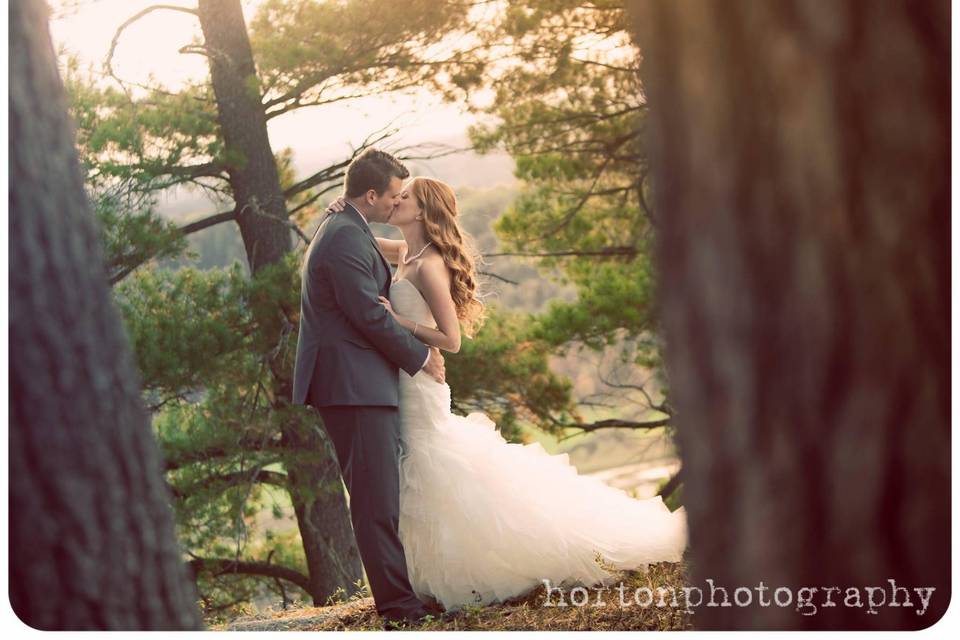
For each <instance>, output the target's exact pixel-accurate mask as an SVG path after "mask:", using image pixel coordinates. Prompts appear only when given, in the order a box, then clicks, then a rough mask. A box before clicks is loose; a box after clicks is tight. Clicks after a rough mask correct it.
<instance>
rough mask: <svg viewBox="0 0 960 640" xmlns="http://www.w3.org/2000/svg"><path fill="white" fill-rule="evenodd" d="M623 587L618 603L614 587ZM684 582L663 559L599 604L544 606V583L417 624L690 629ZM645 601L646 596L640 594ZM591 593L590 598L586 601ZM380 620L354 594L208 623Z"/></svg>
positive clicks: (356, 624)
mask: <svg viewBox="0 0 960 640" xmlns="http://www.w3.org/2000/svg"><path fill="white" fill-rule="evenodd" d="M621 582H622V583H623V586H624V591H623V593H624V598H623V599H624V602H626V606H621V602H620V593H619V591H618V586H619V584H620V583H621ZM684 584H688V582H687V580H686V570H685V566H684V564H683V563H669V562H663V563H658V564H654V565H651V566H650V567H649V569H648V570H647V571H645V572H640V571H627V572H622V573H621V576H620V579H619V580H618V581H617V582H614V583H613V584H612V585H611V586H610V587H608V588H607V590H606V591H604V592H602V595H601V597H600V601H599V602H598V591H597V589H588V590H587V591H586V592H584V591H583V590H582V589H581V590H580V591H578V592H577V593H574V594H573V596H574V597H575V598H576V601H577V602H578V603H585V604H583V606H574V605H572V604H571V601H572V600H571V593H570V590H569V589H564V590H562V595H561V592H559V591H557V590H555V589H554V590H552V592H551V595H550V601H551V602H552V603H554V604H558V603H559V602H561V600H562V601H563V602H565V603H566V604H567V606H565V607H560V606H544V605H545V603H546V600H547V598H546V595H547V594H546V589H545V587H544V586H543V585H540V586H539V587H537V588H535V589H534V590H532V591H530V592H529V593H527V594H525V595H523V596H521V597H518V598H514V599H511V600H509V601H507V602H505V603H501V604H493V605H489V606H486V607H467V608H464V609H463V610H461V611H459V612H458V613H457V614H456V615H455V616H454V617H453V618H452V619H451V620H448V621H433V622H429V623H427V624H426V625H424V626H422V627H420V629H421V630H425V631H587V630H590V631H639V630H649V631H653V630H660V631H668V630H672V631H679V630H687V629H691V628H692V624H691V616H690V614H688V613H686V612H684V611H683V608H682V594H680V593H679V589H680V587H682V586H683V585H684ZM671 586H674V587H676V588H677V589H678V598H679V599H680V605H681V606H680V607H679V608H674V607H671V606H669V605H670V604H671V595H670V594H667V595H666V596H665V597H664V600H665V604H666V605H667V606H665V607H659V606H641V605H638V604H636V602H634V600H633V598H634V594H635V593H636V590H637V589H639V588H643V587H646V588H648V589H650V590H651V591H652V593H653V597H654V601H653V602H654V605H657V604H659V603H658V598H659V595H658V591H657V589H658V588H659V587H667V588H669V587H671ZM640 594H641V595H640V599H641V602H642V603H643V604H646V601H645V600H646V598H648V596H647V595H646V593H645V592H643V591H641V592H640ZM587 596H589V599H586V598H587ZM381 625H382V621H381V619H380V617H379V616H377V614H376V611H375V609H374V604H373V598H369V597H367V598H355V599H353V600H349V601H346V602H337V603H334V604H331V605H330V606H326V607H302V608H298V609H294V610H287V611H277V612H266V613H263V614H259V615H256V616H244V617H241V618H238V619H236V620H232V621H230V622H227V623H224V624H220V625H215V626H211V627H210V630H211V631H287V630H289V631H294V630H295V631H379V630H381V628H382V627H381Z"/></svg>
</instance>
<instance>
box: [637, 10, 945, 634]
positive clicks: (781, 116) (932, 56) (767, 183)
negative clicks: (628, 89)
mask: <svg viewBox="0 0 960 640" xmlns="http://www.w3.org/2000/svg"><path fill="white" fill-rule="evenodd" d="M635 4H636V6H635V7H634V8H635V9H636V11H635V13H634V17H635V20H636V22H635V24H636V25H637V33H638V41H639V44H640V47H641V50H642V52H643V56H644V64H643V72H642V73H643V76H644V81H645V89H646V92H647V97H648V99H649V104H650V108H651V113H650V118H651V120H650V139H649V143H650V153H651V161H652V163H653V166H654V169H655V192H656V206H657V210H658V220H660V221H661V225H660V227H659V229H658V247H657V253H658V255H657V259H658V263H659V271H660V281H659V303H658V304H659V307H660V309H659V310H660V316H661V321H662V324H663V327H664V334H665V340H666V362H667V367H668V372H669V375H670V380H671V390H672V392H673V400H674V402H675V406H676V409H677V415H676V423H677V433H678V440H679V442H678V444H679V447H680V450H681V455H682V457H683V463H684V474H685V476H686V484H685V488H684V501H685V504H686V506H687V509H688V511H689V522H690V531H691V556H692V572H693V573H692V578H693V580H692V583H691V584H692V585H694V586H701V587H702V586H704V584H705V583H704V580H705V579H707V578H712V579H713V580H714V581H715V582H716V584H725V585H728V586H731V587H736V586H745V587H748V588H751V589H753V588H755V587H756V586H757V585H758V583H759V582H760V581H763V583H764V585H765V586H767V587H769V588H771V592H768V593H767V596H766V600H769V599H770V597H771V596H772V595H773V594H772V589H773V588H775V587H777V586H787V587H797V586H812V587H820V588H822V587H826V586H833V585H836V586H839V587H841V588H844V589H845V588H846V587H849V586H857V587H860V588H861V595H862V596H864V598H865V594H864V592H863V591H862V589H863V587H866V586H875V587H885V588H887V590H888V591H887V594H886V597H887V598H889V597H890V593H889V588H890V585H889V582H888V579H894V580H895V581H896V583H897V584H898V586H905V587H908V588H911V589H912V588H914V587H936V591H935V592H934V594H933V596H932V599H931V600H930V606H929V609H928V610H927V611H926V613H925V614H924V615H923V616H920V615H918V614H917V613H916V611H915V609H917V608H919V600H918V597H917V596H916V594H914V593H913V592H912V591H911V595H912V601H913V603H914V605H916V606H914V607H899V608H890V607H879V608H878V609H877V613H876V614H874V615H871V614H869V613H867V612H866V602H865V601H864V605H865V606H864V607H863V608H854V607H847V606H844V603H843V597H844V594H841V595H840V596H836V597H835V598H834V601H835V602H839V606H836V607H833V608H822V607H821V608H820V609H819V610H818V612H817V613H816V615H810V616H804V615H801V613H800V612H798V611H797V610H796V606H795V605H796V603H794V605H793V606H787V607H780V606H776V605H773V606H769V607H757V606H756V604H757V599H758V598H757V595H756V591H754V597H753V606H751V607H750V608H741V607H738V606H732V607H728V608H721V607H711V608H708V607H704V606H701V607H699V608H698V609H697V610H696V615H695V616H694V623H695V624H696V625H697V626H698V627H703V628H762V629H767V628H801V627H807V628H907V629H911V628H923V627H927V626H929V625H931V624H933V623H934V622H935V621H936V620H937V619H938V618H939V617H940V615H942V613H943V612H944V610H945V608H946V606H947V604H948V602H949V598H950V586H949V578H950V415H949V409H950V396H949V394H950V385H949V382H950V370H949V366H950V363H949V354H950V335H949V327H950V306H949V305H950V280H949V264H950V263H949V257H950V254H949V233H950V225H949V212H950V121H949V118H950V111H949V109H950V75H949V72H950V5H949V4H948V3H947V2H946V1H945V0H938V1H934V2H929V1H927V2H919V1H913V0H899V1H896V0H890V1H884V2H818V1H801V0H777V1H773V0H771V1H767V2H752V1H747V0H730V1H727V0H724V1H723V2H702V1H696V2H693V1H689V0H681V1H669V2H667V1H655V0H648V1H644V0H641V1H639V2H636V3H635ZM730 595H731V597H732V595H733V594H732V589H731V594H730ZM813 597H814V602H818V601H819V602H822V601H823V600H824V599H825V596H824V595H823V593H822V592H821V593H818V594H814V596H813ZM879 597H880V596H879V595H878V596H877V598H878V599H879ZM902 597H903V596H902V594H901V595H900V598H901V599H902ZM803 610H804V611H809V608H804V609H803Z"/></svg>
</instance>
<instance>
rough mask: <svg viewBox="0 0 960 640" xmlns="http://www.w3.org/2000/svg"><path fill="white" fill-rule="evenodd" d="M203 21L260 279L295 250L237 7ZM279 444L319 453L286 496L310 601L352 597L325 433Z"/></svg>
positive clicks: (306, 432) (283, 380)
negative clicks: (293, 517) (262, 271)
mask: <svg viewBox="0 0 960 640" xmlns="http://www.w3.org/2000/svg"><path fill="white" fill-rule="evenodd" d="M198 16H199V19H200V25H201V28H202V30H203V35H204V50H205V53H206V55H207V59H208V62H209V65H210V76H211V79H212V82H213V90H214V94H215V96H216V101H217V113H218V118H219V122H220V128H221V131H222V133H223V139H224V143H225V144H226V146H227V156H228V157H229V158H232V159H233V162H232V164H231V166H230V167H229V168H228V174H229V177H230V188H231V191H232V192H233V197H234V202H235V203H236V205H235V206H236V208H237V211H238V216H237V222H238V224H239V226H240V233H241V235H242V237H243V243H244V246H245V248H246V253H247V260H248V261H249V264H250V269H251V270H252V271H253V272H257V271H259V270H260V269H262V268H264V267H266V266H269V265H271V264H275V263H277V262H279V261H280V260H282V259H283V257H284V256H285V255H286V254H288V253H289V252H290V251H291V249H292V243H291V239H290V232H291V230H290V227H289V225H288V221H287V219H288V215H287V209H286V202H285V199H284V197H283V190H282V189H281V186H280V178H279V174H278V172H277V165H276V160H275V158H274V155H273V151H272V150H271V148H270V138H269V136H268V135H267V123H266V119H265V116H264V110H263V104H262V101H261V95H260V87H259V83H258V76H257V71H256V66H255V64H254V60H253V51H252V49H251V47H250V39H249V36H248V33H247V27H246V22H245V21H244V18H243V9H242V7H241V5H240V0H200V2H199V6H198ZM278 312H279V311H278ZM265 324H267V325H268V326H269V324H270V323H265ZM294 335H296V334H295V332H294ZM278 351H279V350H278ZM269 364H270V369H271V372H272V374H273V394H272V397H273V398H275V399H276V400H275V403H276V404H277V406H278V408H281V405H286V404H287V399H288V398H290V397H291V394H292V390H291V381H290V380H289V376H287V375H286V374H285V373H283V367H282V366H281V363H279V362H276V361H272V362H270V363H269ZM318 420H319V418H317V421H318ZM315 423H316V421H315ZM282 437H283V445H284V447H285V448H287V449H288V450H289V451H290V452H292V453H296V452H302V451H308V452H310V453H311V454H315V455H313V456H312V457H313V460H312V461H311V462H303V463H298V464H297V465H296V466H295V467H294V468H289V469H288V474H287V476H288V479H289V480H288V487H287V489H288V491H289V493H290V496H291V500H292V502H293V506H294V511H295V513H296V516H297V525H298V527H299V529H300V536H301V539H302V541H303V549H304V553H305V555H306V560H307V568H308V570H309V574H310V583H311V585H312V587H311V590H310V596H311V597H312V598H313V600H314V603H315V604H317V605H323V604H325V603H326V600H327V597H328V596H330V595H332V594H333V593H334V592H336V591H337V589H338V588H343V589H344V591H346V593H347V595H351V594H353V593H354V592H355V591H356V586H355V584H356V583H357V582H358V581H361V580H362V578H363V571H362V564H361V562H360V553H359V551H358V550H357V545H356V540H355V539H354V536H353V528H352V525H351V523H350V515H349V511H348V510H347V505H346V499H345V497H344V494H343V490H342V487H343V485H342V484H341V482H340V471H339V465H338V464H337V461H336V458H335V457H334V455H333V452H332V451H333V450H332V448H331V447H327V446H325V440H326V437H325V435H323V433H322V430H321V429H316V431H311V430H310V429H303V428H301V426H300V425H296V424H292V423H291V424H287V425H284V427H283V434H282Z"/></svg>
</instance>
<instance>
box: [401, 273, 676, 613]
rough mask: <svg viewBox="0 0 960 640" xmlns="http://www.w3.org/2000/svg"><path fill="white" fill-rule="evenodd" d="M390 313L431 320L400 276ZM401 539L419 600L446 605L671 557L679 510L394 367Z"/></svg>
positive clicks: (597, 577) (601, 579)
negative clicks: (588, 472) (454, 405)
mask: <svg viewBox="0 0 960 640" xmlns="http://www.w3.org/2000/svg"><path fill="white" fill-rule="evenodd" d="M390 303H391V305H392V306H393V308H394V311H396V312H397V313H398V314H399V315H401V316H404V317H407V318H410V319H413V320H415V321H417V322H419V323H420V324H423V325H426V326H430V327H434V328H436V323H435V322H434V320H433V317H432V315H431V313H430V308H429V306H428V305H427V303H426V301H425V300H424V299H423V297H422V296H421V294H420V292H419V291H418V290H417V288H416V286H415V285H414V284H413V283H412V282H411V281H410V280H407V279H401V280H398V281H397V282H395V283H394V284H393V286H392V287H391V290H390ZM400 424H401V427H400V429H401V431H400V433H401V447H402V450H401V457H400V539H401V541H402V542H403V546H404V549H405V552H406V559H407V571H408V573H409V576H410V583H411V585H412V586H413V589H414V591H415V592H416V594H417V596H418V597H421V598H424V597H432V598H434V599H436V600H437V601H439V602H440V603H441V604H443V606H444V607H445V608H446V609H448V610H453V609H458V608H461V607H462V606H463V605H468V604H480V605H485V604H489V603H492V602H497V601H500V602H502V601H504V600H506V599H508V598H511V597H514V596H518V595H521V594H524V593H526V592H527V591H529V590H530V589H532V588H534V587H537V586H539V585H541V584H542V583H543V582H542V581H543V580H549V581H550V584H551V585H560V584H561V583H563V584H564V586H572V585H574V584H577V583H579V584H582V585H584V586H587V587H590V586H594V585H596V584H598V583H603V584H610V583H611V582H613V581H614V580H615V578H616V576H615V574H612V573H610V572H608V571H607V570H606V569H604V568H603V567H601V566H600V564H599V563H597V562H596V560H595V558H596V557H597V554H600V555H601V556H602V557H603V561H604V563H605V564H607V565H609V566H611V567H614V568H616V569H640V570H643V569H646V565H647V564H648V563H652V562H661V561H678V560H680V558H681V555H682V554H683V550H684V548H685V546H686V542H687V528H686V512H685V511H684V510H683V509H682V508H681V509H678V510H677V511H675V512H672V513H671V512H670V510H669V509H668V508H667V507H666V505H664V504H663V501H662V500H661V499H660V498H659V497H655V498H650V499H647V500H638V499H635V498H632V497H630V496H628V495H627V494H626V493H624V492H623V491H621V490H619V489H616V488H614V487H611V486H609V485H607V484H605V483H604V482H602V481H601V480H599V479H597V478H593V477H590V476H583V475H578V474H577V470H576V468H575V467H573V466H572V465H570V463H569V461H568V456H567V454H561V455H555V456H554V455H550V454H548V453H547V452H546V451H545V450H544V449H543V447H542V446H540V444H538V443H535V444H527V445H521V444H513V443H508V442H507V441H505V440H504V439H503V438H502V437H501V436H500V433H499V432H498V431H497V430H496V428H495V426H494V423H493V422H492V421H491V420H490V419H489V418H488V417H487V416H486V415H484V414H482V413H472V414H470V415H469V416H466V417H464V416H460V415H456V414H454V413H452V412H451V410H450V387H448V386H447V385H446V384H438V383H437V382H436V381H435V380H434V379H433V378H431V377H429V376H428V375H427V374H425V373H423V372H421V373H418V374H417V375H415V376H413V377H411V376H409V375H408V374H407V373H405V372H404V371H401V372H400Z"/></svg>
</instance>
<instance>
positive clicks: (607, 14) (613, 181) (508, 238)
mask: <svg viewBox="0 0 960 640" xmlns="http://www.w3.org/2000/svg"><path fill="white" fill-rule="evenodd" d="M484 37H485V38H487V39H488V40H490V41H503V40H509V41H510V42H511V43H512V48H511V52H512V53H513V56H512V57H510V56H508V57H507V58H506V59H505V61H504V62H503V63H502V65H501V68H500V73H499V74H498V75H497V76H496V78H495V79H494V80H493V82H491V87H492V88H494V89H495V92H496V95H495V99H494V100H493V103H492V105H490V106H489V107H487V108H486V109H485V111H486V112H487V113H488V114H489V115H491V116H493V117H494V119H493V121H492V122H488V123H487V124H485V125H484V126H477V127H474V128H473V129H472V131H471V137H472V139H473V141H474V143H475V144H476V145H477V146H478V147H479V148H480V149H493V148H495V147H503V148H505V149H506V150H507V151H509V152H510V154H511V155H513V157H514V158H515V160H516V167H517V168H516V175H517V177H518V178H520V179H521V180H523V181H524V183H525V188H524V190H523V191H522V193H521V194H520V195H519V197H518V198H517V199H516V201H515V202H514V203H513V205H512V206H511V207H510V209H509V210H508V211H507V212H506V214H505V215H503V216H502V217H500V218H499V220H498V221H497V224H496V230H497V233H498V235H499V237H500V238H501V239H502V240H503V242H504V244H505V247H506V249H507V250H512V251H518V252H525V253H534V254H546V255H547V256H548V257H544V258H542V259H541V260H540V262H539V264H540V266H541V268H542V269H544V270H548V271H549V270H554V269H559V270H560V271H561V273H562V276H561V281H562V282H566V283H569V284H571V285H573V286H574V287H575V288H576V291H577V297H576V300H575V301H573V302H555V303H553V304H551V305H550V307H549V310H548V311H547V313H546V314H544V315H542V316H540V317H538V318H537V319H536V321H535V322H536V327H535V328H534V329H532V331H531V335H532V336H533V337H534V338H537V339H541V340H544V341H546V342H547V343H549V344H551V345H554V346H556V347H561V346H563V345H564V344H567V343H574V342H575V343H580V344H583V345H586V346H588V347H590V348H594V349H602V348H605V347H608V346H611V345H615V344H618V343H619V342H620V341H622V340H624V339H631V340H632V339H637V340H638V342H637V346H638V349H637V351H636V359H637V362H638V363H641V364H645V365H651V364H653V365H655V364H656V363H657V362H658V361H659V355H658V351H657V343H656V341H654V340H652V339H650V337H649V336H650V334H651V332H653V331H654V330H655V328H656V327H655V319H654V315H653V313H652V307H653V296H654V286H653V278H652V274H651V266H650V258H649V256H650V237H651V232H652V224H651V220H650V217H649V213H648V211H647V199H648V196H649V194H648V189H649V185H647V184H646V182H645V177H646V159H645V157H644V155H643V153H642V149H641V147H640V143H639V141H640V138H641V136H642V132H643V127H644V117H645V113H646V109H645V102H644V99H643V92H642V87H641V86H640V80H639V73H638V67H639V52H638V51H637V49H636V48H635V46H634V45H633V44H632V43H631V41H630V39H629V36H628V33H627V17H626V14H625V10H624V5H623V3H622V2H611V1H606V2H597V3H589V4H583V3H581V2H577V1H575V0H523V1H521V2H514V3H510V5H509V7H508V9H507V10H506V11H505V13H504V14H503V16H502V19H501V20H500V21H499V22H497V23H495V24H494V25H493V26H491V27H490V29H489V30H488V31H487V32H486V34H485V36H484ZM554 253H565V254H573V255H564V256H556V257H550V254H554Z"/></svg>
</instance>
